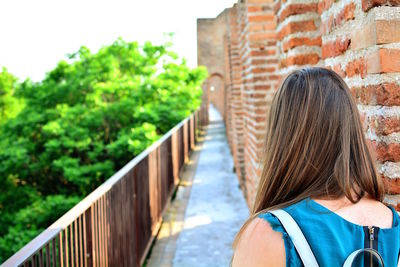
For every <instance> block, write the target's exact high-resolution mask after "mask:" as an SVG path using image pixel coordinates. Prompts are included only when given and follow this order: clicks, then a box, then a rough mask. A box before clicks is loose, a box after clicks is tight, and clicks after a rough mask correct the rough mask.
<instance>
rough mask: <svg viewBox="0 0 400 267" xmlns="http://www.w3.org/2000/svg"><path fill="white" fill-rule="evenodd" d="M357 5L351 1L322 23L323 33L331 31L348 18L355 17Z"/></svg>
mask: <svg viewBox="0 0 400 267" xmlns="http://www.w3.org/2000/svg"><path fill="white" fill-rule="evenodd" d="M355 8H356V5H355V4H354V3H350V4H348V5H346V6H345V7H344V8H343V9H342V10H341V11H340V12H339V13H338V14H336V16H335V15H331V16H330V17H329V18H328V20H326V21H325V22H323V23H322V24H321V33H322V34H326V33H329V32H331V30H332V29H333V28H334V27H338V26H340V25H342V24H343V22H346V21H348V20H351V19H354V10H355Z"/></svg>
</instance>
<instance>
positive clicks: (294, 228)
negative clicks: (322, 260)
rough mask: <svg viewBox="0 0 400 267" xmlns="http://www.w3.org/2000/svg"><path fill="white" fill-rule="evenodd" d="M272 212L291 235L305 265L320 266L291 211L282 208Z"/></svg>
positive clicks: (310, 266)
mask: <svg viewBox="0 0 400 267" xmlns="http://www.w3.org/2000/svg"><path fill="white" fill-rule="evenodd" d="M269 212H270V213H271V214H273V215H275V216H276V217H277V218H278V220H279V221H280V222H281V224H282V226H283V228H285V230H286V232H287V233H288V235H289V236H290V239H291V240H292V242H293V244H294V246H295V248H296V250H297V252H298V253H299V256H300V259H301V261H302V262H303V264H304V266H307V267H318V262H317V260H316V259H315V256H314V254H313V252H312V250H311V248H310V245H309V244H308V242H307V240H306V238H305V237H304V235H303V232H302V231H301V229H300V227H299V226H298V225H297V223H296V221H295V220H294V219H293V218H292V216H290V214H289V213H287V212H286V211H284V210H282V209H278V210H272V211H269Z"/></svg>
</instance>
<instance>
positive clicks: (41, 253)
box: [1, 110, 205, 267]
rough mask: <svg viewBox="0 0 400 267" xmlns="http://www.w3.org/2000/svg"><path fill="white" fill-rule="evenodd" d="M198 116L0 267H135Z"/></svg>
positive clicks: (186, 153)
mask: <svg viewBox="0 0 400 267" xmlns="http://www.w3.org/2000/svg"><path fill="white" fill-rule="evenodd" d="M202 113H204V112H203V111H201V110H198V111H196V112H195V113H193V114H192V115H191V116H190V117H188V118H186V119H185V120H183V121H182V122H180V123H179V124H178V125H176V126H175V127H174V128H173V129H171V130H170V131H169V132H168V133H167V134H165V135H164V136H163V137H161V138H160V139H159V140H158V141H157V142H155V143H154V144H152V145H151V146H150V147H149V148H147V149H146V150H145V151H143V152H142V153H141V154H140V155H138V156H137V157H135V158H134V159H133V160H131V161H130V162H129V163H128V164H126V165H125V166H124V167H123V168H122V169H121V170H119V171H118V172H117V173H116V174H114V175H113V176H112V177H111V178H109V179H108V180H107V181H106V182H104V183H103V184H102V185H101V186H100V187H98V188H97V189H96V190H95V191H93V192H92V193H91V194H90V195H88V196H87V197H86V198H85V199H83V200H82V201H81V202H79V203H78V204H77V205H76V206H75V207H74V208H72V209H71V210H69V211H68V212H67V213H66V214H65V215H63V216H62V217H61V218H60V219H59V220H57V221H56V222H55V223H53V224H52V225H51V226H50V227H49V228H47V229H46V230H45V231H43V232H42V233H41V234H40V235H38V236H37V237H36V238H35V239H33V240H32V241H31V242H30V243H28V244H27V245H26V246H25V247H23V248H22V249H21V250H20V251H18V252H17V253H16V254H14V255H13V256H12V257H11V258H9V259H8V260H7V261H6V262H4V263H3V264H2V265H1V266H2V267H10V266H12V267H14V266H41V267H42V266H60V267H72V266H74V267H77V266H141V265H142V264H143V262H144V260H145V257H146V254H147V253H148V250H149V248H150V245H151V243H152V241H153V239H154V237H155V235H156V234H157V231H158V230H159V227H160V225H161V220H162V214H163V211H164V209H165V206H166V204H167V203H168V201H169V199H170V198H171V196H172V193H173V192H174V190H175V188H176V186H177V184H178V183H179V172H180V170H181V168H182V167H183V165H184V163H185V161H186V160H187V159H188V157H189V152H190V150H191V149H193V148H194V146H195V139H196V137H195V135H196V134H195V133H196V130H197V128H198V127H199V124H200V123H201V122H203V121H204V120H205V119H204V118H202V115H201V114H202Z"/></svg>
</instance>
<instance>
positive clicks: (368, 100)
mask: <svg viewBox="0 0 400 267" xmlns="http://www.w3.org/2000/svg"><path fill="white" fill-rule="evenodd" d="M351 90H352V91H353V92H354V94H355V97H356V98H357V100H358V102H359V103H362V104H368V105H384V106H399V105H400V85H398V84H394V83H383V84H378V85H368V86H362V87H358V88H352V89H351Z"/></svg>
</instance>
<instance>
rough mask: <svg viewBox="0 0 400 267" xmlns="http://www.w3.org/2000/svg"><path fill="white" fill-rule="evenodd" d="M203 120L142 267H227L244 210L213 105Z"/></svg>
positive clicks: (220, 121) (246, 209)
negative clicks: (196, 143) (201, 133)
mask: <svg viewBox="0 0 400 267" xmlns="http://www.w3.org/2000/svg"><path fill="white" fill-rule="evenodd" d="M209 117H210V124H209V125H208V127H207V132H206V135H205V137H204V141H203V142H202V143H201V144H200V149H199V150H197V151H195V152H194V153H193V154H192V156H191V161H190V162H189V165H188V166H187V167H188V168H186V169H185V172H184V174H183V175H182V176H183V177H182V182H181V185H180V186H179V187H178V191H177V196H176V198H175V200H174V201H172V202H171V203H170V206H169V207H168V208H167V212H166V215H165V217H164V222H163V225H162V226H161V230H160V232H159V235H158V237H157V240H156V243H155V246H154V247H153V248H152V252H151V255H150V258H149V260H148V261H147V264H146V265H147V266H174V267H180V266H229V262H230V259H231V256H232V249H231V245H232V242H233V239H234V237H235V234H236V233H237V231H238V230H239V228H240V226H241V225H242V224H243V222H244V221H245V220H246V218H247V217H248V215H249V211H248V208H247V205H246V203H245V200H244V198H243V194H242V192H241V190H240V188H239V183H238V179H237V176H236V174H235V173H233V172H232V170H233V161H232V156H231V154H230V151H229V147H228V143H227V140H226V135H225V126H224V123H223V120H222V118H221V116H220V114H219V113H218V112H217V110H216V109H215V108H214V107H213V106H210V110H209ZM196 163H197V167H196V166H195V165H196Z"/></svg>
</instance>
